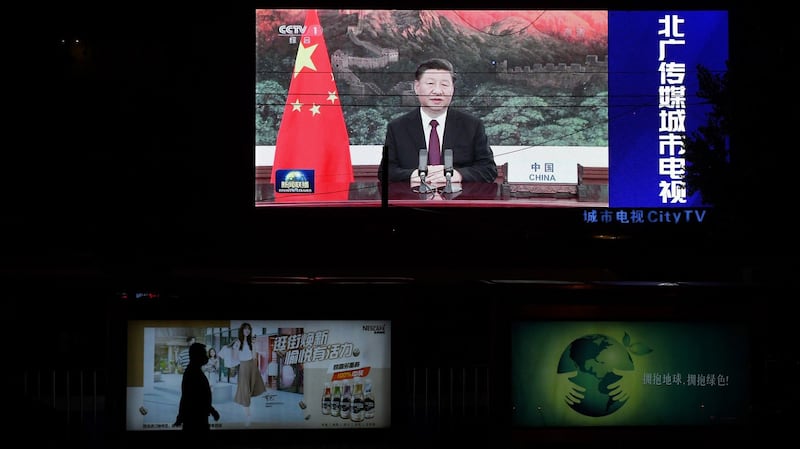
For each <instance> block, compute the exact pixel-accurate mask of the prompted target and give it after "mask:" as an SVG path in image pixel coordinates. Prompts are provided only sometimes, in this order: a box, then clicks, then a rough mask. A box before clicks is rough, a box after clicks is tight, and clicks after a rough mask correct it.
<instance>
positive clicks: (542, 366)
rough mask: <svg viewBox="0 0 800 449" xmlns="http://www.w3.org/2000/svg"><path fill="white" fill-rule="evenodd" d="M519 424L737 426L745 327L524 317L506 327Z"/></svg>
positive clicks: (743, 386)
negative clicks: (549, 319) (509, 343)
mask: <svg viewBox="0 0 800 449" xmlns="http://www.w3.org/2000/svg"><path fill="white" fill-rule="evenodd" d="M511 354H512V355H511V395H512V397H511V399H512V404H513V408H512V409H513V413H512V421H513V424H514V425H515V426H518V427H578V426H674V425H717V424H724V423H739V422H744V421H746V420H747V418H748V413H749V409H750V407H749V406H750V390H751V383H750V359H751V356H750V345H749V339H748V333H747V329H746V328H745V327H744V326H741V325H737V324H731V323H699V322H641V321H623V322H610V321H609V322H606V321H522V322H517V323H514V324H513V325H512V338H511Z"/></svg>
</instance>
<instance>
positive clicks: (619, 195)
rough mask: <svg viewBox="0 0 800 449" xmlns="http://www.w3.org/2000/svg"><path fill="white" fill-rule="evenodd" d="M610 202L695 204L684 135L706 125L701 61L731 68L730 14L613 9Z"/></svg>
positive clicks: (615, 204)
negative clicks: (688, 180) (728, 64)
mask: <svg viewBox="0 0 800 449" xmlns="http://www.w3.org/2000/svg"><path fill="white" fill-rule="evenodd" d="M608 28H609V30H608V36H609V45H608V48H609V58H608V59H609V79H608V84H609V86H608V88H609V148H610V150H609V206H611V207H691V206H700V205H702V203H701V199H700V198H699V195H698V194H694V195H692V196H688V195H687V193H688V192H687V190H686V185H685V182H684V181H683V173H684V167H685V159H684V157H683V144H682V140H681V135H683V134H687V133H690V132H691V131H694V130H696V129H697V128H698V127H699V126H702V125H704V124H705V123H706V118H705V117H706V114H707V113H708V112H709V111H710V109H711V106H710V105H708V104H706V102H705V100H703V99H702V98H699V97H698V96H697V91H698V84H699V83H698V79H697V70H696V69H697V66H698V65H702V66H703V67H705V68H707V69H709V70H710V71H711V72H712V73H722V72H724V71H726V69H727V67H726V62H727V58H728V13H727V12H726V11H667V12H665V11H609V17H608Z"/></svg>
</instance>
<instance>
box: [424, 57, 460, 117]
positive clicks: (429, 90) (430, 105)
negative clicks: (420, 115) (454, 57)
mask: <svg viewBox="0 0 800 449" xmlns="http://www.w3.org/2000/svg"><path fill="white" fill-rule="evenodd" d="M455 81H456V74H455V70H454V69H453V64H451V63H450V61H448V60H446V59H441V58H434V59H429V60H427V61H425V62H423V63H422V64H420V65H419V66H418V67H417V71H416V72H415V73H414V93H415V94H417V99H418V100H419V104H420V106H422V109H423V110H425V112H426V113H428V114H429V115H432V116H434V117H436V116H439V115H441V114H442V113H443V112H444V111H445V110H447V107H448V106H450V102H451V101H452V100H453V91H454V87H455V86H454V85H455Z"/></svg>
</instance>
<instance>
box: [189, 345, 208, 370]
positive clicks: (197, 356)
mask: <svg viewBox="0 0 800 449" xmlns="http://www.w3.org/2000/svg"><path fill="white" fill-rule="evenodd" d="M206 363H208V353H207V352H206V345H204V344H202V343H192V345H191V346H189V364H190V365H205V364H206Z"/></svg>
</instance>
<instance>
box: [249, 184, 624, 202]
mask: <svg viewBox="0 0 800 449" xmlns="http://www.w3.org/2000/svg"><path fill="white" fill-rule="evenodd" d="M388 187H389V188H388V190H389V200H388V205H389V206H390V207H545V208H547V207H552V208H564V207H575V208H591V207H608V203H607V202H590V201H581V202H578V199H577V198H575V197H572V198H562V197H559V196H556V195H554V196H540V197H514V196H513V195H510V194H509V192H508V190H507V189H506V188H505V187H506V185H504V184H498V183H493V182H492V183H482V182H468V183H462V184H461V189H462V190H461V191H460V192H457V193H450V194H448V193H443V189H444V186H441V187H439V188H437V191H436V192H435V193H419V190H418V187H414V186H411V185H409V183H408V182H393V183H390V184H389V186H388ZM381 194H382V186H381V184H380V182H377V181H356V182H353V183H351V184H350V189H349V193H348V199H347V200H346V201H324V202H323V201H303V200H298V201H296V202H295V201H275V194H274V186H273V185H272V184H267V183H260V184H257V185H256V202H255V204H256V206H257V207H279V206H284V207H285V206H290V207H367V208H368V207H381V206H382V205H383V203H382V201H381Z"/></svg>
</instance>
